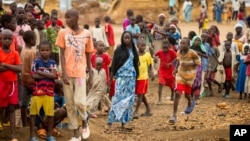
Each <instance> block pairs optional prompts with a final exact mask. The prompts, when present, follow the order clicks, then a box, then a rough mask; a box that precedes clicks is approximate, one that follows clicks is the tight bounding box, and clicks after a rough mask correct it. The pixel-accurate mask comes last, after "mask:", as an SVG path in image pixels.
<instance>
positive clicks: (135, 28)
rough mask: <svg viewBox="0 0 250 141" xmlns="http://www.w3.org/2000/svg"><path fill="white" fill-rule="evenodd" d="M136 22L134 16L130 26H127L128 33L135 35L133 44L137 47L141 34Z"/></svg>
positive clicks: (131, 18)
mask: <svg viewBox="0 0 250 141" xmlns="http://www.w3.org/2000/svg"><path fill="white" fill-rule="evenodd" d="M135 22H136V20H135V17H134V16H131V17H130V25H128V26H127V28H126V31H129V32H131V33H132V35H133V42H134V44H135V45H137V39H138V36H139V34H140V33H141V31H140V28H139V26H138V25H136V24H135Z"/></svg>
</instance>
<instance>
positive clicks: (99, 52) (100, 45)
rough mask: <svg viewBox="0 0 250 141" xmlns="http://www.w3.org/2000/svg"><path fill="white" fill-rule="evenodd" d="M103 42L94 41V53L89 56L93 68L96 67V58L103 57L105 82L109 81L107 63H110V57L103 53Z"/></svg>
mask: <svg viewBox="0 0 250 141" xmlns="http://www.w3.org/2000/svg"><path fill="white" fill-rule="evenodd" d="M104 51H105V50H104V43H103V42H102V41H97V42H96V53H95V54H93V55H92V56H91V64H92V67H93V68H96V58H97V57H101V58H102V59H103V62H102V68H103V69H104V70H105V73H106V78H107V83H108V82H109V65H110V63H111V57H110V56H109V55H108V54H106V53H104Z"/></svg>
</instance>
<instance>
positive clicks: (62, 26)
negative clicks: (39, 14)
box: [45, 9, 64, 28]
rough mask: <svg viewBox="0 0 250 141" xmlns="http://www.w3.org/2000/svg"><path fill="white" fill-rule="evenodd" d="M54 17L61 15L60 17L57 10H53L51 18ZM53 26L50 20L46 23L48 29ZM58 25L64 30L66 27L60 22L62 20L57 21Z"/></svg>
mask: <svg viewBox="0 0 250 141" xmlns="http://www.w3.org/2000/svg"><path fill="white" fill-rule="evenodd" d="M52 16H56V17H58V16H59V15H58V11H57V10H56V9H52V10H51V17H52ZM51 24H52V20H48V21H47V22H46V25H45V26H46V28H48V27H49V26H50V25H51ZM56 25H57V26H58V27H60V28H64V25H63V22H62V21H61V20H60V19H57V20H56Z"/></svg>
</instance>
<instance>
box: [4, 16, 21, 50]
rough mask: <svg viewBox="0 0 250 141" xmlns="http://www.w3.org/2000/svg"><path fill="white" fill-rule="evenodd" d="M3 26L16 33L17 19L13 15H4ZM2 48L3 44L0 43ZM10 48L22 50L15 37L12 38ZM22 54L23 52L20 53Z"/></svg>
mask: <svg viewBox="0 0 250 141" xmlns="http://www.w3.org/2000/svg"><path fill="white" fill-rule="evenodd" d="M1 25H2V26H3V29H9V30H11V31H12V32H14V31H15V30H16V18H15V17H14V16H12V15H7V14H6V15H3V16H2V17H1ZM0 46H2V44H1V43H0ZM10 48H11V49H12V50H15V51H18V52H19V50H21V49H20V47H19V46H18V44H17V39H16V37H15V36H13V37H12V43H11V45H10ZM20 52H21V51H20Z"/></svg>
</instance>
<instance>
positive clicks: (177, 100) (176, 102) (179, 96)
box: [173, 92, 181, 116]
mask: <svg viewBox="0 0 250 141" xmlns="http://www.w3.org/2000/svg"><path fill="white" fill-rule="evenodd" d="M180 98H181V95H180V92H175V99H174V112H173V116H176V114H177V110H178V105H179V101H180Z"/></svg>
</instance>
